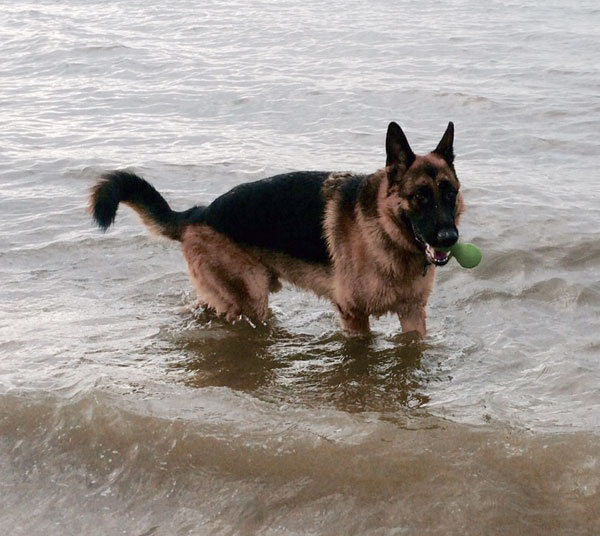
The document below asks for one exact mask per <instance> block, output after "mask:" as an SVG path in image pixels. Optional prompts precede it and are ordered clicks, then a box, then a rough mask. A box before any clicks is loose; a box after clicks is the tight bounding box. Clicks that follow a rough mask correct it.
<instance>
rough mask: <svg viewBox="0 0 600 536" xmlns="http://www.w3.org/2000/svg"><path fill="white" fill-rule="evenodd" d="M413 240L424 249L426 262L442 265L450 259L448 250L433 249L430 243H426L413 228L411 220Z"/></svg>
mask: <svg viewBox="0 0 600 536" xmlns="http://www.w3.org/2000/svg"><path fill="white" fill-rule="evenodd" d="M411 226H412V229H413V233H414V236H415V240H416V241H417V243H418V244H419V245H420V246H421V247H422V248H423V249H424V250H425V257H426V258H427V262H428V263H430V264H435V265H436V266H444V264H447V262H448V261H449V260H450V251H444V250H441V249H435V248H434V247H433V246H432V245H430V244H428V243H427V242H425V240H423V238H422V237H421V235H420V234H419V233H418V232H417V230H416V229H415V226H414V225H413V224H412V222H411Z"/></svg>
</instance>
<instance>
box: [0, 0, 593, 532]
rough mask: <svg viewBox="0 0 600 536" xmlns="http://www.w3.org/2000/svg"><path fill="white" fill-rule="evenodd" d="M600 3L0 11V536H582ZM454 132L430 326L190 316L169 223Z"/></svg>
mask: <svg viewBox="0 0 600 536" xmlns="http://www.w3.org/2000/svg"><path fill="white" fill-rule="evenodd" d="M598 28H600V7H598V5H597V2H593V1H591V0H581V1H579V2H576V3H572V4H569V3H565V2H558V1H556V0H549V1H544V2H542V1H533V2H520V1H510V0H505V1H501V0H491V1H490V2H485V3H482V2H475V1H473V0H457V1H455V2H438V3H430V4H424V3H418V2H410V1H397V2H392V1H389V0H374V1H373V2H368V3H367V2H358V1H355V0H346V1H344V2H341V1H338V0H332V1H329V2H321V1H316V0H303V1H301V2H300V1H297V0H289V1H287V2H276V1H272V0H262V1H256V2H241V1H239V0H233V1H222V0H209V1H207V2H202V3H198V2H191V1H190V0H175V1H172V2H169V3H164V2H162V3H161V2H155V1H154V0H147V1H145V2H141V1H139V0H128V1H124V0H105V1H101V2H96V3H92V4H90V3H89V2H84V1H82V0H66V1H64V2H58V1H52V0H41V1H40V0H38V1H36V2H35V3H34V2H26V1H17V2H14V3H4V5H3V6H2V9H1V10H0V30H1V33H0V35H2V39H1V41H2V53H1V54H0V103H1V104H0V125H1V128H0V132H1V135H0V139H1V140H2V143H1V144H0V155H1V158H0V475H1V478H0V528H1V529H2V532H3V533H5V534H11V535H34V534H44V535H65V534H69V535H70V534H77V535H79V534H87V535H106V534H127V535H138V536H142V535H183V534H194V535H228V534H231V535H237V534H242V535H254V534H257V535H269V536H271V535H277V536H279V535H286V536H287V535H297V534H298V535H331V536H333V535H342V534H356V535H377V536H382V535H423V534H427V535H454V534H456V535H479V534H481V535H493V534H502V535H522V534H527V535H538V534H540V535H541V534H544V535H549V534H552V535H561V536H562V535H574V536H575V535H577V536H580V535H598V534H600V321H599V319H600V232H599V222H600V199H599V194H600V175H599V173H598V155H599V154H600V143H599V141H598V133H599V132H600V93H599V91H598V88H599V87H600V39H599V37H600V34H599V33H598ZM391 120H395V121H397V122H399V123H400V124H401V125H402V127H403V129H404V130H405V132H406V134H407V136H408V138H409V140H410V142H411V145H412V147H413V149H414V150H415V151H416V152H417V153H421V154H422V153H425V152H428V151H429V150H431V149H432V148H433V147H435V145H436V144H437V142H438V140H439V139H440V137H441V135H442V133H443V132H444V129H445V127H446V125H447V122H448V121H450V120H452V121H454V123H455V125H456V140H455V150H456V153H457V160H456V169H457V172H458V175H459V177H460V179H461V181H462V185H463V189H464V196H465V200H466V203H467V207H468V208H467V212H466V214H465V216H464V220H463V224H462V226H461V235H462V237H463V239H464V240H466V241H471V242H474V243H476V244H478V245H479V246H480V247H481V249H482V250H483V252H484V261H483V263H482V264H481V265H480V266H479V267H478V268H477V269H475V270H464V269H461V268H459V267H458V265H457V264H456V263H454V262H451V263H450V264H449V265H448V266H446V267H444V268H442V269H439V270H438V273H437V281H436V288H435V290H434V293H433V296H432V298H431V301H430V304H429V319H428V324H429V334H428V336H427V337H426V339H425V340H424V341H423V342H422V343H418V344H415V343H411V341H410V340H408V339H407V338H405V337H403V336H402V334H401V333H400V332H399V326H398V325H397V321H396V320H395V319H394V318H391V317H389V318H382V319H380V320H378V321H376V322H374V323H373V334H372V336H371V337H370V338H368V339H357V338H351V337H347V336H345V335H344V334H343V333H342V332H341V331H340V329H339V327H338V324H337V318H336V314H335V311H333V309H332V307H331V306H330V305H329V304H328V303H326V302H324V301H320V300H318V299H316V298H314V297H313V296H311V295H309V294H305V293H301V292H298V291H296V290H294V289H292V288H290V287H285V288H284V290H283V291H282V292H280V293H278V294H275V295H272V300H271V313H272V314H271V317H270V319H269V322H268V324H267V325H266V326H261V327H257V328H252V327H251V326H248V325H243V324H237V325H233V326H230V325H227V324H225V323H222V322H219V321H216V320H214V319H210V318H208V317H207V316H205V315H204V314H203V313H202V312H201V311H198V310H197V309H194V307H193V305H194V299H195V298H194V294H193V292H192V288H191V285H190V283H189V281H188V279H187V275H186V272H185V266H184V262H183V259H182V255H181V253H180V251H179V248H178V244H177V243H172V242H161V241H156V240H155V239H153V238H151V237H150V236H149V235H148V233H147V232H146V229H145V228H144V227H143V226H142V225H141V224H140V222H139V221H138V220H137V218H136V217H135V215H133V214H132V213H131V211H128V210H127V208H126V207H122V208H121V210H120V212H119V214H118V217H117V223H116V225H115V227H114V228H111V229H110V231H109V232H108V233H106V234H102V233H100V232H99V231H98V230H97V229H95V228H94V226H93V225H92V222H91V220H90V217H89V214H88V213H87V211H86V207H87V196H88V191H89V188H90V187H91V186H92V185H93V184H94V181H95V180H96V179H97V178H98V176H99V175H100V174H101V173H102V172H104V171H106V170H110V169H115V168H126V167H127V168H130V169H133V170H135V171H136V172H138V173H140V174H142V175H144V176H145V177H146V178H147V179H148V180H150V181H151V182H152V183H153V184H154V185H155V186H156V187H157V188H158V190H159V191H161V192H162V193H163V194H164V195H165V197H166V198H167V199H168V200H169V202H170V203H171V205H172V206H173V208H175V209H178V210H182V209H185V208H188V207H189V206H191V205H192V204H195V203H207V202H210V201H211V200H212V199H214V198H215V197H216V196H217V195H219V194H221V193H223V192H225V191H227V190H228V189H229V188H231V187H232V186H234V185H236V184H239V183H242V182H245V181H250V180H255V179H258V178H262V177H265V176H268V175H270V174H274V173H278V172H284V171H291V170H298V169H325V170H354V171H359V172H370V171H374V170H375V169H378V168H380V167H381V166H382V165H383V163H384V158H385V150H384V149H385V148H384V139H385V130H386V127H387V124H388V122H389V121H391Z"/></svg>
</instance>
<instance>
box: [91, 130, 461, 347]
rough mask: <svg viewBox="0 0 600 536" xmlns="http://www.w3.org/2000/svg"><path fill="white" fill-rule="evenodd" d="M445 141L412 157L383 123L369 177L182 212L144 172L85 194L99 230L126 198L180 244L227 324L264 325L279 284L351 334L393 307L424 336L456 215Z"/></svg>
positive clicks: (229, 198) (262, 183) (274, 189)
mask: <svg viewBox="0 0 600 536" xmlns="http://www.w3.org/2000/svg"><path fill="white" fill-rule="evenodd" d="M453 141H454V125H453V124H452V123H449V124H448V128H447V129H446V132H445V133H444V135H443V137H442V139H441V141H440V142H439V144H438V146H437V147H436V148H435V149H434V150H433V151H432V152H430V153H429V154H426V155H425V156H418V155H415V154H414V153H413V151H412V149H411V148H410V146H409V144H408V140H407V139H406V136H405V135H404V132H403V131H402V129H401V128H400V126H399V125H398V124H396V123H394V122H392V123H390V125H389V127H388V130H387V137H386V153H387V159H386V165H385V168H384V169H380V170H379V171H376V172H375V173H373V174H371V175H357V174H351V173H329V172H320V171H300V172H294V173H286V174H283V175H277V176H274V177H269V178H266V179H262V180H258V181H255V182H250V183H246V184H241V185H239V186H236V187H235V188H233V189H232V190H230V191H229V192H227V193H225V194H223V195H221V196H220V197H218V198H217V199H215V200H214V201H213V202H212V203H211V204H210V205H208V206H195V207H192V208H190V209H189V210H185V211H182V212H177V211H173V210H171V208H170V207H169V205H168V204H167V202H166V201H165V199H164V198H163V197H162V196H161V195H160V194H159V193H158V192H157V191H156V190H155V189H154V188H153V187H152V186H151V185H150V184H149V183H148V182H146V181H145V180H144V179H142V178H141V177H138V176H137V175H135V174H133V173H130V172H127V171H113V172H110V173H107V174H106V175H104V176H103V177H102V179H101V180H100V181H99V182H98V183H97V184H96V185H95V186H94V188H93V189H92V193H91V200H90V210H91V212H92V214H93V217H94V219H95V221H96V223H97V224H98V226H99V227H100V228H101V229H103V230H106V229H107V228H108V227H109V226H110V225H111V224H112V223H113V222H114V219H115V216H116V213H117V208H118V205H119V203H121V202H122V203H125V204H126V205H129V206H130V207H131V208H133V209H134V210H135V211H136V212H137V213H138V214H139V215H140V216H141V218H142V220H143V222H144V223H145V224H146V225H148V227H150V229H151V230H152V231H154V232H156V233H158V234H160V235H163V236H166V237H168V238H170V239H173V240H178V241H180V242H181V245H182V250H183V255H184V257H185V260H186V262H187V265H188V269H189V273H190V278H191V280H192V283H193V285H194V286H195V288H196V291H197V293H198V296H199V298H200V301H201V302H202V303H203V304H204V305H205V306H207V307H208V308H209V309H212V310H213V311H214V312H216V313H217V314H219V315H223V316H225V317H226V319H227V320H229V321H234V320H236V319H238V318H240V317H242V318H246V319H247V320H249V321H250V322H264V321H265V319H266V317H267V312H268V296H269V293H270V292H276V291H278V290H279V289H280V288H281V283H280V280H284V281H288V282H290V283H292V284H294V285H296V286H297V287H300V288H302V289H307V290H310V291H312V292H314V293H315V294H317V295H318V296H321V297H325V298H327V299H329V300H331V301H332V302H333V304H335V306H336V307H337V309H338V311H339V315H340V321H341V325H342V327H343V328H344V329H345V330H347V331H349V332H355V333H364V332H368V331H369V317H370V316H371V315H375V316H380V315H383V314H386V313H389V312H392V313H395V314H397V315H398V317H399V319H400V324H401V326H402V330H403V331H404V332H410V331H414V332H417V334H418V335H420V336H425V333H426V327H425V318H426V312H425V307H426V305H427V300H428V297H429V294H430V293H431V289H432V285H433V277H434V271H435V267H436V266H442V265H444V264H446V263H447V262H448V259H449V253H447V252H446V251H445V248H448V247H450V246H452V245H453V244H454V243H455V242H456V241H457V240H458V230H457V224H458V220H459V218H460V215H461V212H462V210H463V202H462V197H461V194H460V193H459V188H460V184H459V181H458V178H457V176H456V172H455V170H454V150H453Z"/></svg>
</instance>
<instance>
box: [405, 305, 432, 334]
mask: <svg viewBox="0 0 600 536" xmlns="http://www.w3.org/2000/svg"><path fill="white" fill-rule="evenodd" d="M398 318H399V319H400V325H401V326H402V332H403V333H409V332H415V333H417V334H418V335H419V336H420V337H421V338H423V337H425V335H426V334H427V322H426V319H427V313H426V312H425V306H424V305H418V306H414V307H409V308H406V309H403V310H401V311H399V312H398Z"/></svg>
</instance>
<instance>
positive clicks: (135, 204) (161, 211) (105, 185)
mask: <svg viewBox="0 0 600 536" xmlns="http://www.w3.org/2000/svg"><path fill="white" fill-rule="evenodd" d="M119 203H125V204H126V205H129V206H130V207H131V208H132V209H133V210H135V211H136V212H137V213H138V214H139V215H140V217H141V218H142V221H143V222H144V223H145V224H146V225H147V226H148V227H150V229H151V230H152V231H154V232H156V233H158V234H160V235H162V236H166V237H168V238H170V239H172V240H179V241H181V237H182V234H183V230H184V229H185V227H186V226H187V225H190V224H191V223H201V222H202V220H203V215H204V210H205V207H193V208H191V209H189V210H185V211H183V212H177V211H174V210H171V207H170V206H169V204H168V203H167V202H166V201H165V198H164V197H163V196H162V195H160V194H159V193H158V192H157V191H156V189H155V188H154V187H153V186H152V185H151V184H150V183H149V182H148V181H146V180H145V179H143V178H142V177H139V176H138V175H136V174H135V173H131V172H129V171H111V172H109V173H106V174H105V175H103V176H102V178H101V179H100V181H98V183H97V184H96V185H95V186H94V187H93V188H92V192H91V196H90V212H91V213H92V216H93V218H94V221H95V222H96V223H97V224H98V227H100V228H101V229H102V230H103V231H106V230H107V229H108V228H109V227H110V226H111V225H112V224H113V223H114V221H115V217H116V215H117V209H118V208H119Z"/></svg>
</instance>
